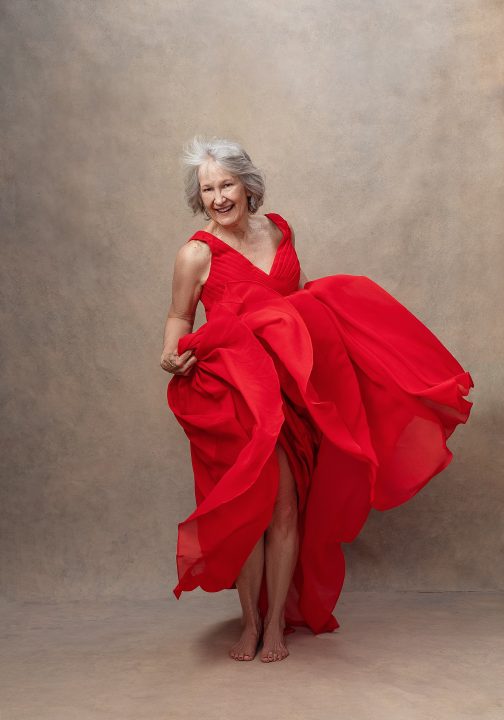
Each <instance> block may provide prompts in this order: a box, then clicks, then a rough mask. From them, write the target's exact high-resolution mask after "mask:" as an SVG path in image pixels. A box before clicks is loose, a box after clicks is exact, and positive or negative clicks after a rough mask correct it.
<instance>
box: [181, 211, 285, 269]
mask: <svg viewBox="0 0 504 720" xmlns="http://www.w3.org/2000/svg"><path fill="white" fill-rule="evenodd" d="M270 215H271V213H264V216H265V217H267V218H268V220H270V221H271V222H272V223H273V224H274V225H276V226H277V228H278V229H279V230H280V232H281V233H282V239H281V240H280V242H279V243H278V246H277V249H276V251H275V257H274V258H273V262H272V264H271V267H270V269H269V271H268V272H266V270H263V269H262V268H260V267H259V266H258V265H254V263H253V262H252V260H249V259H248V257H247V256H246V255H244V254H243V253H241V252H240V251H239V250H237V249H236V248H234V247H233V246H232V245H230V244H229V243H227V242H225V241H224V240H221V239H220V237H217V235H214V234H213V233H211V232H208V230H197V231H196V232H195V233H194V235H193V237H195V236H196V235H198V234H200V233H202V234H204V235H210V237H212V238H214V240H217V241H218V242H220V243H221V245H223V246H224V247H225V248H226V249H227V250H231V252H234V253H235V254H236V255H239V256H240V257H241V258H243V259H244V260H245V262H247V263H248V264H249V265H251V266H252V267H253V268H254V269H255V270H257V271H258V272H260V273H262V274H263V275H266V277H271V275H272V273H273V270H274V268H275V265H276V263H277V260H278V254H279V252H280V248H281V247H282V245H283V244H284V243H285V241H286V239H287V233H286V232H285V231H284V229H283V228H282V227H280V225H279V224H278V223H276V222H275V221H274V220H273V218H272V217H270Z"/></svg>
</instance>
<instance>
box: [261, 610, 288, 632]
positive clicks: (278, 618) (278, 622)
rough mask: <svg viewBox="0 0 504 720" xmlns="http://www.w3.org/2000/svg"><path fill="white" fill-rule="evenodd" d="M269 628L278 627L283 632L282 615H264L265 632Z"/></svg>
mask: <svg viewBox="0 0 504 720" xmlns="http://www.w3.org/2000/svg"><path fill="white" fill-rule="evenodd" d="M270 626H271V627H278V628H280V629H281V630H283V629H284V628H285V617H284V615H283V613H282V614H281V615H278V613H272V614H271V615H266V617H265V618H264V629H265V630H266V629H267V628H268V627H270Z"/></svg>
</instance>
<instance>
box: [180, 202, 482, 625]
mask: <svg viewBox="0 0 504 720" xmlns="http://www.w3.org/2000/svg"><path fill="white" fill-rule="evenodd" d="M267 216H268V217H269V218H270V220H271V221H272V222H274V223H275V224H276V225H278V227H279V228H280V229H281V230H282V241H281V242H280V244H279V246H278V249H277V253H276V256H275V259H274V262H273V265H272V267H271V269H270V272H269V273H266V272H264V271H263V270H260V269H259V268H256V267H255V266H254V265H253V264H252V263H251V262H250V261H249V260H248V259H247V258H245V257H244V256H243V255H241V254H240V253H238V252H237V251H236V250H234V249H233V248H231V247H230V246H228V245H226V243H224V242H223V241H221V240H219V239H218V238H217V237H215V236H213V235H211V234H210V233H207V232H205V231H198V232H197V233H195V234H194V235H193V236H191V238H189V240H192V239H200V240H204V241H205V242H207V243H208V244H209V246H210V248H211V251H212V265H211V270H210V276H209V278H208V280H207V282H206V283H205V286H204V289H203V293H202V297H201V299H202V302H203V303H204V306H205V310H206V314H207V321H206V323H204V324H203V325H202V326H201V327H200V328H199V329H198V330H196V331H195V332H193V333H189V334H187V335H185V336H184V337H182V338H180V340H179V343H178V352H179V353H183V352H184V351H185V350H187V349H188V348H192V349H193V350H194V353H195V356H196V358H197V362H196V364H195V366H194V368H193V370H192V371H191V373H190V374H189V375H188V376H185V377H184V376H173V377H172V378H171V379H170V381H169V383H168V388H167V401H168V405H169V407H170V409H171V410H172V412H173V413H174V415H175V417H176V418H177V420H178V422H179V423H180V425H181V426H182V428H183V429H184V431H185V433H186V435H187V437H188V439H189V443H190V455H191V461H192V468H193V472H194V481H195V485H194V488H195V501H196V508H195V510H194V512H192V513H191V515H190V516H189V517H188V518H187V519H185V520H184V521H182V522H181V523H179V526H178V541H177V555H176V560H177V572H178V584H177V586H176V587H175V588H174V589H173V592H174V594H175V596H176V597H177V598H179V597H180V595H181V593H182V592H183V591H190V590H193V589H194V588H196V587H201V588H202V589H203V590H206V591H208V592H217V591H219V590H223V589H231V588H234V587H236V578H237V576H238V575H239V572H240V569H241V567H242V566H243V563H244V562H245V560H246V559H247V557H248V556H249V554H250V552H251V551H252V549H253V548H254V546H255V544H256V543H257V541H258V540H259V538H260V537H261V534H262V533H263V532H264V531H265V530H266V528H267V527H268V525H269V523H270V521H271V517H272V514H273V508H274V503H275V498H276V494H277V491H278V479H279V466H278V459H277V454H276V452H275V446H276V444H277V443H278V444H280V445H281V446H282V448H283V449H284V450H285V452H286V454H287V458H288V461H289V466H290V468H291V471H292V473H293V476H294V479H295V483H296V488H297V493H298V508H299V512H298V529H299V537H300V545H299V555H298V559H297V563H296V566H295V570H294V575H293V579H292V582H291V585H290V588H289V593H288V597H287V603H286V609H285V619H286V623H287V627H286V632H292V631H293V630H294V628H295V626H305V627H308V628H310V629H311V631H312V632H313V633H322V632H331V631H333V630H334V629H336V628H337V627H339V623H338V621H337V620H336V618H335V616H334V614H333V611H334V609H335V606H336V603H337V600H338V597H339V595H340V593H341V589H342V587H343V581H344V576H345V562H344V556H343V552H342V548H341V544H342V543H350V542H352V541H353V540H354V539H355V538H356V537H357V535H358V534H359V532H360V530H361V529H362V527H363V525H364V523H365V521H366V519H367V516H368V514H369V512H370V509H371V508H372V507H374V508H376V509H378V510H387V509H390V508H393V507H397V506H398V505H401V504H402V503H404V502H406V501H407V500H408V499H409V498H411V497H413V496H414V495H415V494H416V493H417V492H418V491H419V490H420V489H421V488H422V487H424V486H425V485H426V483H427V482H429V480H431V479H432V478H433V477H434V476H435V475H437V474H438V473H440V472H441V471H442V470H443V469H444V468H445V467H446V466H447V465H448V464H449V462H450V461H451V459H452V453H451V451H450V450H449V448H448V447H447V444H446V440H447V439H448V438H449V437H450V435H451V434H452V433H453V431H454V429H455V428H456V426H457V425H458V424H460V423H465V422H467V419H468V417H469V414H470V409H471V407H472V402H470V401H469V400H467V399H466V396H467V395H468V393H469V391H470V388H471V387H474V383H473V380H472V378H471V375H470V373H469V372H467V371H465V370H464V369H463V368H462V366H461V365H460V364H459V362H458V361H457V360H456V359H455V358H454V357H453V355H452V354H451V353H450V352H449V351H448V350H447V349H446V348H445V347H444V345H443V344H442V343H441V342H440V340H439V339H438V338H437V337H436V336H435V335H434V334H433V333H432V332H431V331H430V330H429V329H428V328H427V327H426V326H425V325H424V324H423V323H422V322H421V321H420V320H419V319H418V318H416V317H415V316H414V315H413V314H412V313H411V312H410V311H409V310H407V309H406V308H405V307H404V306H403V305H402V304H401V303H400V302H399V301H398V300H396V299H395V298H394V297H393V296H392V295H390V294H389V293H388V292H387V291H385V290H384V289H383V288H381V287H380V286H379V285H377V284H376V283H375V282H373V281H372V280H371V279H369V278H367V277H365V276H353V275H332V276H328V277H322V278H318V279H316V280H312V281H309V282H308V283H306V284H305V286H304V288H303V289H302V290H298V289H297V288H298V283H299V272H300V270H299V261H298V258H297V255H296V252H295V248H294V247H293V245H292V243H291V239H290V229H289V226H288V223H287V222H286V221H285V220H284V219H283V218H282V217H281V216H280V215H278V214H276V213H268V214H267ZM267 608H268V598H267V586H266V577H265V575H264V577H263V580H262V586H261V594H260V600H259V610H260V613H261V615H262V617H264V616H265V615H266V612H267Z"/></svg>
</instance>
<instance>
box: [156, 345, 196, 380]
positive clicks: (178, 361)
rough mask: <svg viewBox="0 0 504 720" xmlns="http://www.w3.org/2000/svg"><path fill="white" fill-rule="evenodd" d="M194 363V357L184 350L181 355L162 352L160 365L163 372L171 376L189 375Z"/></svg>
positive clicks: (190, 351) (191, 352)
mask: <svg viewBox="0 0 504 720" xmlns="http://www.w3.org/2000/svg"><path fill="white" fill-rule="evenodd" d="M191 355H192V357H191ZM196 362H197V358H196V355H193V351H192V350H186V351H185V352H183V353H182V355H179V354H178V353H177V352H175V351H172V352H166V351H164V350H163V354H162V355H161V361H160V365H161V367H162V368H163V370H166V372H170V373H172V374H173V375H189V372H190V370H191V368H192V367H193V365H195V363H196Z"/></svg>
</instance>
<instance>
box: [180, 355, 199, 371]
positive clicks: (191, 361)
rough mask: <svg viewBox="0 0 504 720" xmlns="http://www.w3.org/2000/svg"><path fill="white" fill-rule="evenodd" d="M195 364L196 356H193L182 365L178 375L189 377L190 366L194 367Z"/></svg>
mask: <svg viewBox="0 0 504 720" xmlns="http://www.w3.org/2000/svg"><path fill="white" fill-rule="evenodd" d="M196 362H197V358H196V356H194V355H193V357H191V358H189V360H188V361H187V362H186V363H184V365H182V367H181V370H180V371H179V373H177V374H180V375H189V371H190V370H191V368H192V366H193V365H195V364H196Z"/></svg>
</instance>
